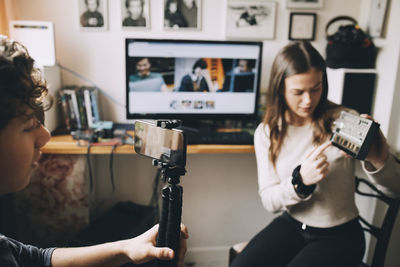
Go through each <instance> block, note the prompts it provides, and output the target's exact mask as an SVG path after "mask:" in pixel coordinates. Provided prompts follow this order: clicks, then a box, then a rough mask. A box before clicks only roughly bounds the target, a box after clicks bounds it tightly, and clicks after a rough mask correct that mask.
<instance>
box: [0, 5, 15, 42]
mask: <svg viewBox="0 0 400 267" xmlns="http://www.w3.org/2000/svg"><path fill="white" fill-rule="evenodd" d="M15 2H16V1H15V0H0V34H4V35H8V22H9V21H10V20H13V19H15V6H16V5H17V4H16V3H15Z"/></svg>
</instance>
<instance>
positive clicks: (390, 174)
mask: <svg viewBox="0 0 400 267" xmlns="http://www.w3.org/2000/svg"><path fill="white" fill-rule="evenodd" d="M361 165H362V167H363V170H364V172H365V173H366V174H367V176H368V178H369V179H371V180H372V181H373V182H375V183H376V184H377V185H378V187H379V189H380V190H382V191H383V192H384V193H385V194H387V195H388V196H391V197H399V196H400V161H399V159H397V158H396V157H395V156H394V155H393V154H389V156H388V158H387V160H386V162H385V164H384V165H383V166H382V167H381V168H380V169H378V170H375V171H368V170H367V168H366V166H365V162H363V161H362V162H361Z"/></svg>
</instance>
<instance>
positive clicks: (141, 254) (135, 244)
mask: <svg viewBox="0 0 400 267" xmlns="http://www.w3.org/2000/svg"><path fill="white" fill-rule="evenodd" d="M157 234H158V225H155V226H153V227H152V228H151V229H150V230H148V231H147V232H145V233H143V234H141V235H140V236H137V237H135V238H132V239H129V240H126V241H125V249H124V250H125V254H126V255H127V256H128V258H129V259H130V261H132V262H133V263H135V264H142V263H145V262H148V261H150V260H153V259H160V260H172V259H173V258H174V251H173V250H172V249H170V248H166V247H156V239H157ZM188 237H189V235H188V231H187V228H186V226H185V225H183V224H181V241H180V248H179V252H178V255H177V263H178V267H183V259H184V256H185V253H186V249H187V247H186V239H187V238H188Z"/></svg>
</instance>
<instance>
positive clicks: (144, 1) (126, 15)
mask: <svg viewBox="0 0 400 267" xmlns="http://www.w3.org/2000/svg"><path fill="white" fill-rule="evenodd" d="M121 18H122V21H121V23H122V24H121V25H122V27H123V28H124V29H132V30H133V29H135V30H136V29H149V28H150V1H149V0H121Z"/></svg>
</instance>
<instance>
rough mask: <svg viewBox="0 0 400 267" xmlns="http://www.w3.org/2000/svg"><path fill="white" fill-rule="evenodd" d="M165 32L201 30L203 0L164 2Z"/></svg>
mask: <svg viewBox="0 0 400 267" xmlns="http://www.w3.org/2000/svg"><path fill="white" fill-rule="evenodd" d="M163 1H164V12H163V13H164V29H165V30H182V29H183V30H201V16H202V13H201V9H202V0H163Z"/></svg>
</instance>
